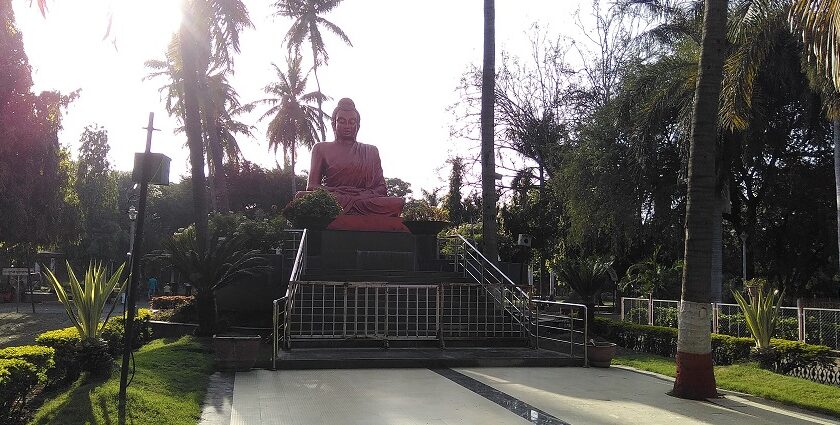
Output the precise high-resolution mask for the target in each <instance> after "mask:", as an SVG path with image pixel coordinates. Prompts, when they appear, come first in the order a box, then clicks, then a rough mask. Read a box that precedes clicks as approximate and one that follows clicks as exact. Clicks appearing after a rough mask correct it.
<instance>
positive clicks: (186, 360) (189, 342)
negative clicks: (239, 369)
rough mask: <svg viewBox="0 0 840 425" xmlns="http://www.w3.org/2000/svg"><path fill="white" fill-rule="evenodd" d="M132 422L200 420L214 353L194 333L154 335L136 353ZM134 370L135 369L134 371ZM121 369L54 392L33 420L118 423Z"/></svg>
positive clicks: (129, 421)
mask: <svg viewBox="0 0 840 425" xmlns="http://www.w3.org/2000/svg"><path fill="white" fill-rule="evenodd" d="M134 358H135V361H136V365H137V372H136V374H135V375H134V381H133V382H132V383H131V385H130V386H129V387H128V409H127V414H126V424H135V425H140V424H155V425H157V424H190V425H194V424H196V423H198V420H199V418H200V416H201V402H202V401H203V399H204V395H205V393H206V391H207V382H208V379H209V376H210V374H211V373H212V371H213V358H212V355H211V354H210V353H209V352H208V351H207V349H206V348H205V347H204V346H202V344H201V343H200V342H199V341H198V340H196V339H195V338H192V337H183V338H181V339H179V340H163V339H158V340H154V341H152V342H150V343H148V344H146V345H145V346H143V348H141V349H140V350H139V351H137V352H136V353H134ZM130 376H131V375H129V377H130ZM119 387H120V375H119V370H118V369H114V373H113V375H112V376H111V378H110V379H108V380H107V381H105V382H100V383H83V382H82V380H81V379H80V380H79V381H77V382H76V383H75V384H73V385H72V386H71V387H70V388H68V389H66V390H64V391H62V392H60V393H58V394H55V395H54V396H52V397H50V399H49V401H47V402H46V403H44V405H43V406H41V408H40V409H38V411H37V412H36V413H35V417H34V419H33V420H32V422H31V424H74V425H76V424H102V425H105V424H108V425H111V424H118V423H119V420H118V414H117V394H118V393H119Z"/></svg>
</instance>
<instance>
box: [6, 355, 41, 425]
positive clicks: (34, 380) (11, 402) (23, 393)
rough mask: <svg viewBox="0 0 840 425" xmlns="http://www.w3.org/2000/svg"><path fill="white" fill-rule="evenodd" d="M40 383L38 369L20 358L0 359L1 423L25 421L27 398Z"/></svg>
mask: <svg viewBox="0 0 840 425" xmlns="http://www.w3.org/2000/svg"><path fill="white" fill-rule="evenodd" d="M36 385H38V369H37V367H35V365H33V364H32V363H29V362H27V361H24V360H20V359H0V423H3V424H17V423H19V422H22V421H23V413H24V407H26V399H27V397H28V396H29V394H30V393H31V392H32V390H33V389H34V388H35V386H36Z"/></svg>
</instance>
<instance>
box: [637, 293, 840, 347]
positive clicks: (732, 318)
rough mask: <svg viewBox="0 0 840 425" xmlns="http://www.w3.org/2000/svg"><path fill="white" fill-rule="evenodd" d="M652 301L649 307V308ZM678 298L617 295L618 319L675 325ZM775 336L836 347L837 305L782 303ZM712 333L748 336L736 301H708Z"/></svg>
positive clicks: (838, 344)
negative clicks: (788, 304)
mask: <svg viewBox="0 0 840 425" xmlns="http://www.w3.org/2000/svg"><path fill="white" fill-rule="evenodd" d="M650 305H653V309H650ZM679 305H680V302H679V301H676V300H658V299H653V300H651V299H650V298H631V297H623V298H621V320H624V321H628V322H633V323H638V324H642V325H654V326H668V327H677V325H678V319H679V314H678V312H679ZM780 315H781V317H780V319H779V323H778V324H777V325H776V332H775V333H774V334H773V336H774V337H775V338H780V339H788V340H792V341H800V342H806V343H808V344H819V345H826V346H828V347H831V348H833V349H835V350H839V349H840V309H829V308H811V307H801V306H800V307H784V306H783V307H782V308H781V311H780ZM711 329H712V332H714V333H720V334H724V335H731V336H736V337H749V336H750V331H749V329H748V328H747V325H746V321H745V320H744V314H743V312H742V311H741V307H740V306H738V304H728V303H712V317H711Z"/></svg>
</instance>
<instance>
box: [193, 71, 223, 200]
mask: <svg viewBox="0 0 840 425" xmlns="http://www.w3.org/2000/svg"><path fill="white" fill-rule="evenodd" d="M198 68H201V66H199V67H198ZM196 75H197V76H198V84H199V87H201V89H200V91H199V93H198V98H199V105H200V108H201V115H203V116H204V122H203V123H204V125H205V126H206V127H207V128H205V129H204V134H206V135H207V148H208V153H207V164H208V166H209V167H208V168H209V170H210V196H211V205H212V207H213V211H214V212H217V213H225V212H228V211H230V200H229V196H228V186H227V176H226V175H225V166H224V151H223V150H222V138H221V135H220V131H219V108H218V103H217V101H218V100H219V99H212V98H211V93H212V92H211V90H210V83H209V81H208V80H207V70H206V69H198V70H197V73H196Z"/></svg>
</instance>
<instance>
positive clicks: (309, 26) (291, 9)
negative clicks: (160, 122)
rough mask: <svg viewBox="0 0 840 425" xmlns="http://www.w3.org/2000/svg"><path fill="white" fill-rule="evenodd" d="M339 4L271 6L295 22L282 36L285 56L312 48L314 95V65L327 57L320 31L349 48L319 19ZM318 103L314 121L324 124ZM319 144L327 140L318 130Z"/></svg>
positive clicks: (293, 0) (312, 0)
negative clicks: (283, 37) (302, 48)
mask: <svg viewBox="0 0 840 425" xmlns="http://www.w3.org/2000/svg"><path fill="white" fill-rule="evenodd" d="M339 3H341V0H277V3H274V7H276V8H277V14H278V15H280V16H285V17H288V18H292V19H294V20H295V21H294V23H292V27H291V28H289V31H288V32H287V33H286V38H285V40H284V42H285V43H286V45H287V46H288V48H289V53H293V51H294V52H295V53H296V52H299V51H300V46H301V44H303V42H304V40H307V39H308V40H309V44H310V45H311V47H312V69H313V70H314V72H315V84H316V86H317V88H318V93H321V81H320V80H319V79H318V65H319V64H324V65H326V64H327V62H328V61H329V58H330V56H329V54H327V48H326V46H325V45H324V38H323V36H322V35H321V29H320V27H324V28H326V29H327V30H328V31H330V32H332V33H333V34H335V35H336V36H338V38H340V39H341V40H342V41H344V42H345V43H347V45H348V46H351V47H352V46H353V43H351V42H350V38H348V37H347V34H345V33H344V31H343V30H342V29H341V28H339V27H338V26H337V25H336V24H334V23H332V22H330V21H328V20H326V19H324V18H323V17H322V16H321V15H323V14H325V13H327V12H329V11H331V10H333V9H335V7H336V6H338V4H339ZM322 103H323V101H322V100H321V99H318V117H319V118H320V120H321V121H323V120H324V110H323V109H322ZM321 140H324V141H326V140H327V135H326V132H325V130H324V128H323V127H321ZM293 174H294V173H293Z"/></svg>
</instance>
